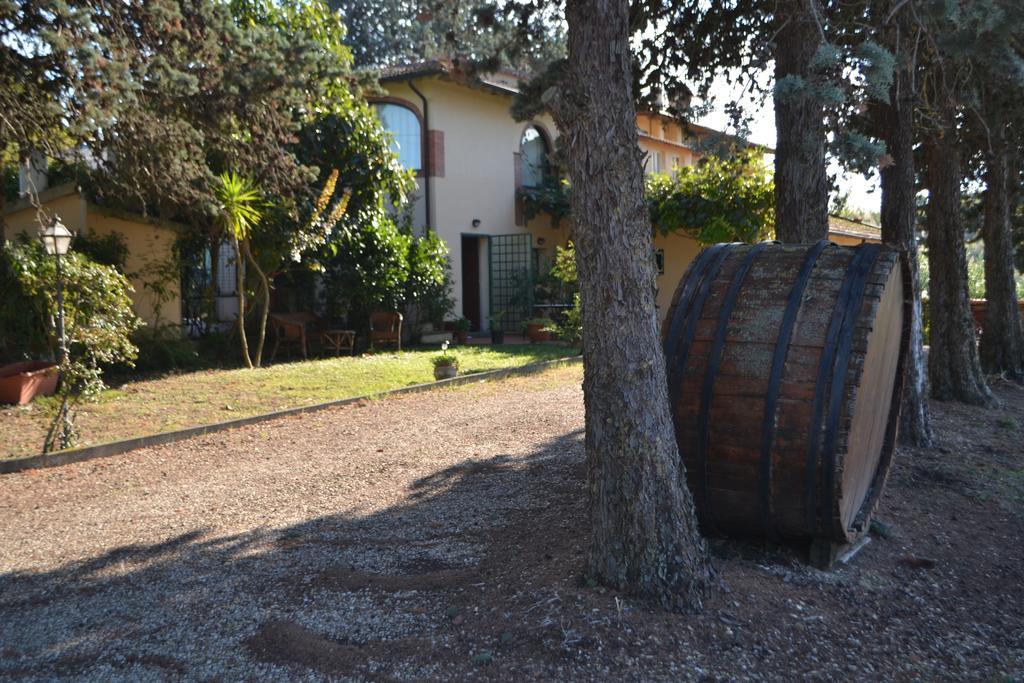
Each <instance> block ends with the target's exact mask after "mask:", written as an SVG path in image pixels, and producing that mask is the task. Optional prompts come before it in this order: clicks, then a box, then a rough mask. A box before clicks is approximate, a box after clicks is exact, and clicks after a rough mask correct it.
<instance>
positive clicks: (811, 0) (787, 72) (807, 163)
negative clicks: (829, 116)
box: [775, 0, 828, 243]
mask: <svg viewBox="0 0 1024 683" xmlns="http://www.w3.org/2000/svg"><path fill="white" fill-rule="evenodd" d="M815 13H816V16H817V17H818V18H820V17H821V16H822V12H821V6H820V3H819V2H818V0H779V2H778V4H777V10H776V17H777V22H778V23H779V30H778V36H777V38H776V41H777V42H776V48H775V83H776V88H775V129H776V135H777V142H776V145H775V235H776V238H777V239H778V240H780V241H782V242H800V243H808V242H817V241H818V240H821V239H825V238H826V237H828V175H827V173H826V166H825V112H824V109H823V107H822V102H821V99H820V98H819V97H818V96H817V95H815V94H814V93H813V91H812V88H813V85H814V84H815V82H816V80H817V76H816V74H815V73H814V72H813V70H812V69H811V60H812V59H813V57H814V55H815V53H816V52H817V50H818V47H819V46H820V45H821V41H822V36H821V29H820V28H819V25H818V23H817V21H816V19H815Z"/></svg>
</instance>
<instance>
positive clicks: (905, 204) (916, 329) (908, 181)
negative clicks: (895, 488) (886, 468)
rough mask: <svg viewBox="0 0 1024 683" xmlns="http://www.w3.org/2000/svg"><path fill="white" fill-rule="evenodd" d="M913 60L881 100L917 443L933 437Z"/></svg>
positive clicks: (885, 236)
mask: <svg viewBox="0 0 1024 683" xmlns="http://www.w3.org/2000/svg"><path fill="white" fill-rule="evenodd" d="M912 83H913V73H912V71H911V67H910V66H909V65H902V66H900V67H898V68H897V70H896V73H895V74H894V78H893V85H892V89H891V90H890V93H889V103H881V104H879V105H878V112H879V117H878V123H879V128H880V130H881V131H882V133H883V135H884V137H885V145H886V150H887V152H888V154H889V156H890V157H891V158H892V159H891V162H890V163H889V164H888V165H884V166H883V168H882V169H881V171H880V175H881V178H882V182H881V185H882V241H883V242H885V243H886V244H891V245H893V246H894V247H896V248H897V249H900V250H902V251H905V252H906V253H907V256H908V258H909V260H910V273H911V277H910V282H911V287H912V296H913V300H914V302H913V318H912V320H911V326H910V349H909V354H908V356H907V377H906V381H905V382H904V384H903V405H902V407H901V412H900V430H899V438H900V441H901V442H902V443H904V444H907V445H911V446H928V445H929V444H931V442H932V438H933V435H932V426H931V416H930V414H929V412H928V370H927V366H926V365H925V355H924V334H923V329H922V325H921V313H922V309H921V287H920V273H919V270H918V267H917V225H916V223H917V202H916V196H917V191H916V190H917V188H916V185H915V182H916V176H915V174H914V99H915V97H914V92H913V86H912Z"/></svg>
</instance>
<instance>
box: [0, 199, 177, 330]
mask: <svg viewBox="0 0 1024 683" xmlns="http://www.w3.org/2000/svg"><path fill="white" fill-rule="evenodd" d="M37 201H38V202H39V204H40V206H41V207H42V208H43V209H44V211H45V213H46V214H47V215H48V216H58V217H60V220H61V222H63V223H64V225H66V226H67V228H68V229H69V230H71V232H73V233H74V234H76V235H80V234H81V235H85V234H92V235H96V236H98V237H104V236H106V235H110V234H117V235H119V236H120V237H121V239H123V241H124V244H125V246H126V247H127V254H126V257H125V264H124V270H125V274H126V276H127V277H128V281H129V282H130V283H131V285H132V288H133V290H134V291H132V293H131V297H132V309H133V310H134V311H135V314H136V315H138V316H139V317H140V318H141V319H142V320H143V321H144V322H145V323H146V324H147V325H149V326H152V327H155V326H164V325H170V326H175V327H177V326H180V325H181V323H182V302H181V281H180V278H179V277H177V275H176V274H173V275H171V276H168V272H167V268H166V264H168V263H175V262H176V260H175V258H174V243H175V241H176V240H177V238H178V235H179V228H177V227H176V226H173V225H170V224H166V223H164V224H157V223H155V222H153V221H151V220H149V219H146V218H144V217H142V216H137V215H133V214H128V213H124V212H120V211H115V210H112V209H109V208H106V207H103V206H99V205H97V204H95V203H93V202H91V201H89V200H88V199H87V198H86V197H85V195H84V194H83V193H82V192H81V191H80V190H79V188H78V187H77V185H76V184H75V183H64V184H61V185H56V186H54V187H49V188H45V189H42V190H40V191H39V193H38V198H37ZM0 229H2V231H3V232H2V234H0V239H6V240H13V239H14V238H15V237H16V236H18V235H22V234H24V235H26V236H28V237H30V238H33V239H34V238H35V237H36V235H38V234H39V219H38V212H37V210H36V207H35V206H34V205H33V203H32V202H30V201H28V200H27V199H19V200H18V201H16V202H14V203H12V204H10V205H8V206H7V207H5V208H4V215H3V226H2V228H0Z"/></svg>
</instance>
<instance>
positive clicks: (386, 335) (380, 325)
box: [370, 311, 402, 351]
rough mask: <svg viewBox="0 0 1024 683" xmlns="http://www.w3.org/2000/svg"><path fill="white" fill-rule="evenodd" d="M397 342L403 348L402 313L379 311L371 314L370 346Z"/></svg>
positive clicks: (400, 348)
mask: <svg viewBox="0 0 1024 683" xmlns="http://www.w3.org/2000/svg"><path fill="white" fill-rule="evenodd" d="M377 342H380V343H382V344H395V345H397V347H398V350H399V351H401V350H402V314H401V313H388V312H384V311H378V312H376V313H373V314H372V315H370V347H371V348H372V347H373V346H376V344H377Z"/></svg>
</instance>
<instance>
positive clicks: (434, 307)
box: [405, 232, 455, 326]
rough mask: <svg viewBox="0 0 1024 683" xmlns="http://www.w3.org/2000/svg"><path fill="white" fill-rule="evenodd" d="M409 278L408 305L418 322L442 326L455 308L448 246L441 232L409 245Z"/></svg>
mask: <svg viewBox="0 0 1024 683" xmlns="http://www.w3.org/2000/svg"><path fill="white" fill-rule="evenodd" d="M408 259H409V279H408V280H407V281H406V287H405V305H406V307H407V308H410V309H412V312H413V314H414V315H415V316H416V318H417V320H427V321H429V322H431V323H433V324H435V325H437V326H440V325H441V324H442V323H443V321H444V318H445V316H446V315H448V314H449V313H450V312H451V311H452V310H453V309H454V308H455V299H454V298H453V297H452V276H451V261H450V259H449V258H448V245H447V244H446V243H445V241H444V240H443V239H441V238H440V237H438V236H437V233H433V232H429V233H427V234H426V235H423V236H422V237H414V238H413V239H412V241H411V242H410V244H409V256H408Z"/></svg>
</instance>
